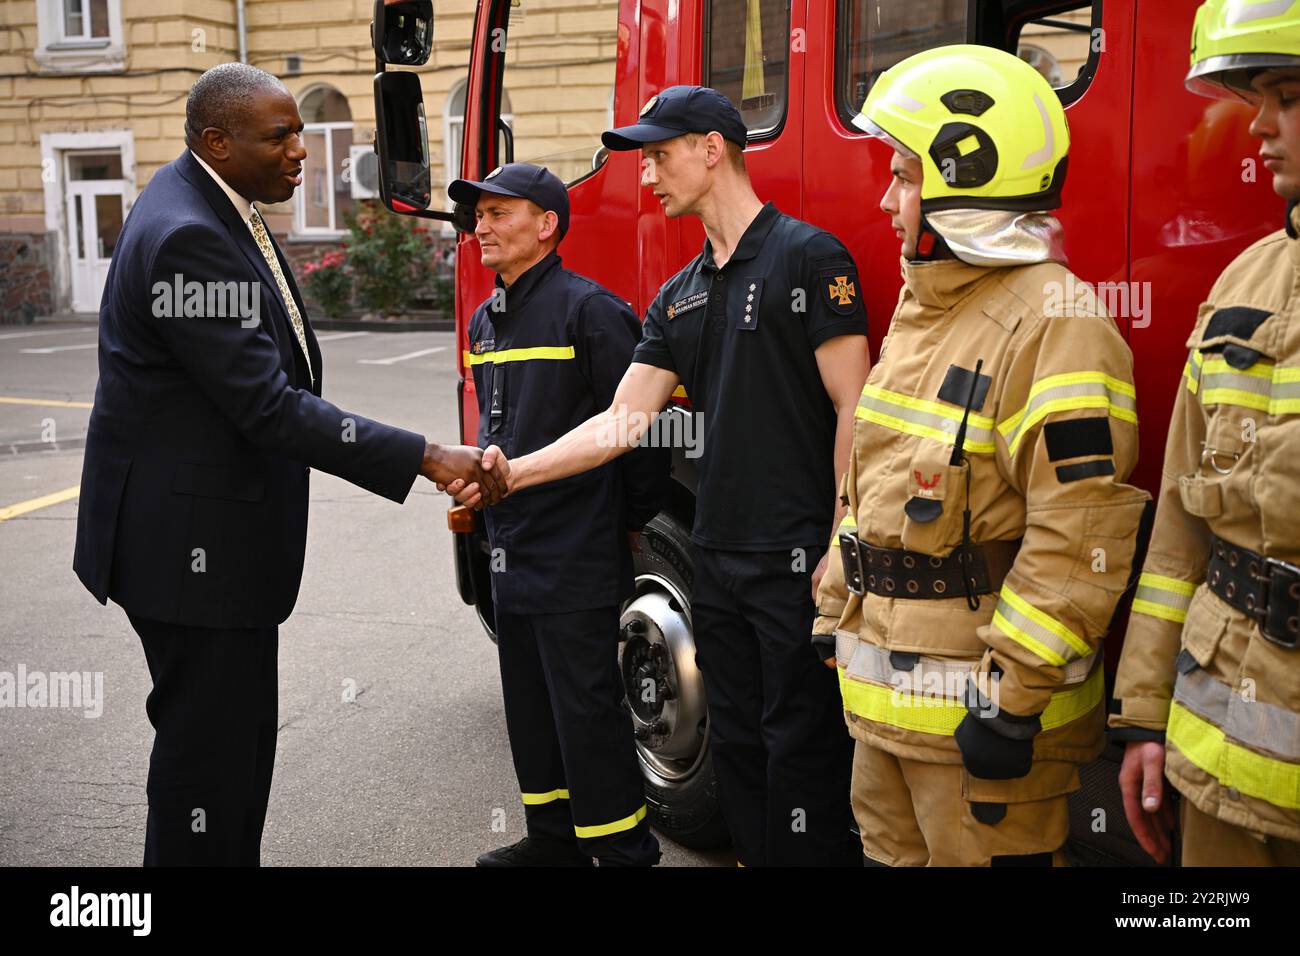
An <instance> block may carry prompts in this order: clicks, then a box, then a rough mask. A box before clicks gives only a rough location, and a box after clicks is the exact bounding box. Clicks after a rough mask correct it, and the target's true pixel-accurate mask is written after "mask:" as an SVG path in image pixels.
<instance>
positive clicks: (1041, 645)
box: [993, 584, 1092, 667]
mask: <svg viewBox="0 0 1300 956" xmlns="http://www.w3.org/2000/svg"><path fill="white" fill-rule="evenodd" d="M993 626H994V627H996V628H997V629H998V630H1000V631H1001V632H1002V633H1003V634H1005V635H1006V636H1007V637H1009V638H1011V639H1012V640H1013V641H1015V642H1016V643H1017V644H1019V645H1021V646H1022V647H1025V648H1028V649H1029V650H1031V651H1033V652H1034V653H1035V654H1037V655H1038V656H1039V657H1041V658H1042V659H1043V660H1045V661H1047V663H1049V664H1052V665H1055V666H1056V667H1064V666H1065V665H1066V664H1068V663H1069V662H1070V661H1072V660H1074V659H1075V658H1077V657H1087V656H1088V655H1089V654H1091V653H1092V648H1091V647H1089V646H1088V642H1087V641H1085V640H1084V639H1083V638H1082V637H1080V636H1079V635H1078V634H1076V633H1074V631H1072V630H1070V629H1069V628H1068V627H1066V626H1065V625H1064V624H1062V623H1061V622H1060V621H1058V620H1057V619H1056V618H1054V617H1052V616H1051V615H1050V614H1046V613H1044V612H1043V611H1040V610H1039V609H1038V608H1036V607H1034V606H1033V605H1032V604H1030V603H1029V602H1028V601H1026V600H1025V599H1024V598H1022V597H1021V596H1020V595H1019V594H1017V593H1016V592H1015V591H1013V590H1011V588H1010V587H1008V586H1007V585H1006V584H1003V585H1002V593H1001V594H999V595H998V607H997V610H996V611H994V612H993Z"/></svg>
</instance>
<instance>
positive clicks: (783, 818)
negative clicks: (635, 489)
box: [466, 86, 870, 866]
mask: <svg viewBox="0 0 1300 956" xmlns="http://www.w3.org/2000/svg"><path fill="white" fill-rule="evenodd" d="M602 139H603V142H604V144H605V145H606V146H607V147H608V148H609V149H611V150H640V151H641V155H642V159H643V163H644V174H643V176H642V184H643V185H645V186H647V187H649V188H650V189H652V190H653V191H654V194H655V196H656V197H657V198H658V199H659V201H660V204H661V205H662V207H663V210H664V213H665V214H666V215H667V216H668V217H669V218H676V217H678V216H686V215H692V216H698V217H699V218H700V220H701V221H702V223H703V225H704V232H705V235H706V237H707V239H706V242H705V244H704V249H703V251H702V252H701V253H700V254H699V255H698V256H696V257H695V259H693V260H692V261H691V262H690V263H689V264H688V265H687V266H686V267H685V268H684V269H682V270H681V271H680V272H678V273H677V274H676V275H675V276H673V277H672V278H671V279H669V280H668V281H667V282H666V283H664V285H663V287H662V288H661V289H660V290H659V294H658V295H657V296H656V298H655V300H654V302H653V303H652V304H651V305H650V308H649V310H648V311H647V314H646V318H645V323H644V326H643V332H642V338H641V342H640V344H639V345H638V346H637V348H636V354H635V355H634V356H633V359H632V366H631V368H629V369H628V372H627V374H626V375H625V376H624V378H623V381H622V383H621V384H620V385H619V387H618V391H617V393H616V394H615V396H614V400H613V402H612V403H610V404H609V407H608V408H607V409H603V410H602V409H597V410H598V411H600V414H598V415H596V416H594V417H593V418H590V419H588V420H587V421H586V422H584V423H583V424H582V425H581V426H579V427H578V428H577V429H575V430H574V431H572V432H570V433H569V434H567V435H565V436H564V437H563V438H561V439H560V440H559V441H558V442H556V443H555V444H554V445H552V446H550V447H549V448H546V449H545V450H542V451H540V452H537V453H535V454H531V455H527V456H525V457H524V458H522V459H519V460H516V461H514V462H511V463H509V465H508V467H509V469H510V478H509V480H510V482H511V484H510V487H511V488H512V489H515V493H518V490H517V489H520V488H528V489H529V491H528V492H525V493H531V491H532V490H533V486H538V485H542V486H544V487H549V486H546V485H545V483H547V482H554V481H557V480H559V479H564V478H565V477H566V476H568V475H572V474H575V473H578V472H582V471H585V470H586V469H588V468H592V467H594V466H597V465H601V464H603V463H604V462H607V461H610V460H611V459H613V458H615V457H616V456H617V455H620V454H622V453H623V452H624V451H626V450H627V447H628V446H630V445H633V444H635V443H636V441H637V439H638V437H639V432H638V430H637V425H636V423H637V422H638V421H644V419H645V418H646V417H648V416H652V415H654V414H655V413H657V412H658V411H659V410H661V409H662V408H663V407H664V405H665V403H667V401H668V399H669V397H670V396H671V395H672V393H673V390H674V389H675V388H676V387H677V386H678V384H679V383H680V384H682V385H684V386H685V389H686V393H687V396H688V397H689V398H690V400H691V403H692V407H693V411H694V414H695V415H697V416H700V419H701V421H702V431H703V434H702V440H701V457H700V459H699V463H698V472H699V483H698V487H697V491H696V500H695V523H694V528H693V532H692V539H693V542H694V545H695V548H694V571H695V576H694V590H693V593H692V595H691V613H692V621H693V629H694V637H695V644H696V649H697V655H696V659H697V661H698V662H699V665H700V669H701V672H702V674H703V677H704V686H705V692H706V694H707V696H708V710H709V748H710V751H711V753H712V759H713V766H714V768H715V772H716V774H717V783H718V796H719V801H720V804H721V807H722V812H723V816H724V817H725V819H726V822H727V826H728V828H729V829H730V831H731V835H732V838H733V842H734V845H735V848H736V854H737V858H738V862H739V863H741V864H743V865H746V866H749V865H762V864H804V865H815V864H828V865H829V864H847V865H857V864H858V863H859V860H860V857H859V856H858V853H857V850H856V845H855V841H854V840H853V839H852V836H851V825H852V819H851V816H850V812H849V804H848V796H849V766H850V757H851V754H850V748H849V746H848V741H847V740H846V739H845V737H844V733H843V730H842V729H841V728H842V724H841V719H840V709H839V701H838V697H837V694H836V689H835V679H834V675H833V674H831V673H829V672H828V671H827V670H826V669H825V668H823V667H822V665H821V663H820V662H819V661H818V660H817V657H816V655H815V654H814V653H812V652H811V650H810V648H809V646H808V621H809V620H810V619H811V618H812V614H813V604H812V589H813V586H814V584H815V581H816V578H817V576H818V575H819V574H820V572H821V571H822V569H824V567H825V555H826V551H827V546H826V542H827V539H828V538H829V535H830V531H831V528H832V526H833V525H834V523H836V522H838V520H839V514H838V513H837V511H839V512H842V510H843V506H842V505H839V504H838V503H837V499H836V494H835V475H836V474H837V473H840V472H843V471H844V469H845V467H846V466H847V462H848V452H849V448H850V445H851V444H852V434H853V410H854V407H855V405H856V402H857V397H858V393H859V392H860V391H861V389H862V382H863V380H864V379H865V378H866V375H867V370H868V368H869V365H870V358H869V352H868V346H867V338H866V333H867V320H866V313H865V311H864V309H863V306H862V293H861V283H860V281H859V279H858V274H857V267H856V266H855V265H854V262H853V258H852V257H851V256H850V255H849V252H848V250H847V249H845V247H844V245H843V244H842V243H841V242H840V241H839V240H838V239H836V238H835V237H834V236H832V235H831V234H830V233H827V232H825V231H824V230H821V229H818V228H817V227H815V226H812V225H809V224H808V223H805V222H801V221H799V220H798V219H793V218H791V217H790V216H787V215H785V214H784V213H782V212H781V211H780V210H779V209H777V208H776V206H774V205H772V204H771V203H768V204H766V205H764V203H763V202H761V201H760V200H759V199H758V197H757V196H756V195H755V194H754V190H753V187H752V186H751V185H750V181H749V174H748V173H747V172H746V169H745V159H744V152H743V150H744V146H745V141H746V129H745V124H744V121H743V120H742V118H741V115H740V113H739V111H738V110H737V109H736V108H735V107H734V106H733V105H732V104H731V102H730V101H728V100H727V98H726V97H725V96H723V95H722V94H721V93H719V92H718V91H716V90H712V89H708V88H706V87H699V86H673V87H669V88H668V89H666V90H664V91H663V92H661V93H659V94H658V95H657V96H654V97H651V98H650V100H649V102H647V103H646V104H645V106H644V108H643V109H642V111H641V116H640V119H639V121H638V122H637V123H636V125H634V126H629V127H624V128H621V129H616V130H612V131H610V132H607V133H605V135H604V136H603V137H602ZM608 434H616V435H623V434H626V435H627V436H628V442H627V443H626V444H625V445H623V446H619V445H615V444H611V443H610V442H603V441H601V436H602V435H608ZM493 455H494V453H493V452H492V450H491V449H489V450H488V451H487V452H485V454H484V458H485V460H487V461H489V462H490V461H491V460H492V458H493ZM498 467H500V465H498ZM471 487H472V486H471ZM466 500H469V501H472V500H473V498H472V495H470V496H466ZM511 500H513V499H511V498H507V499H506V503H507V504H508V503H509V502H510V501H511Z"/></svg>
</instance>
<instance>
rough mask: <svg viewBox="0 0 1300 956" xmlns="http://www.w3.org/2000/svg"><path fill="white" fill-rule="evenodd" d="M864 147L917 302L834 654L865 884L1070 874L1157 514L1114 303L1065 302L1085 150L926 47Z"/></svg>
mask: <svg viewBox="0 0 1300 956" xmlns="http://www.w3.org/2000/svg"><path fill="white" fill-rule="evenodd" d="M856 125H858V126H859V127H860V128H862V129H863V130H865V131H866V132H868V133H871V134H872V135H874V136H877V137H879V138H881V139H883V140H885V141H886V142H887V143H888V144H889V145H890V146H892V147H893V149H894V156H893V161H892V166H891V170H892V172H893V177H894V178H893V182H892V183H891V185H890V187H889V189H888V191H887V192H886V193H885V195H884V197H883V198H882V200H881V203H880V205H881V209H882V210H883V211H884V212H885V213H887V214H888V215H889V217H890V219H891V222H892V225H893V226H894V229H895V231H896V233H897V234H898V236H899V238H900V240H901V245H902V252H903V261H902V269H903V280H904V281H903V293H902V296H901V297H900V299H899V303H898V307H897V309H896V311H895V312H894V317H893V320H892V321H891V323H890V327H889V334H888V335H887V336H886V339H885V342H884V344H883V345H882V346H881V355H880V361H879V362H878V363H877V365H876V367H875V368H874V369H873V370H872V373H871V377H870V378H869V379H868V381H867V384H866V387H865V388H864V389H863V391H862V396H861V399H860V400H859V402H858V410H857V415H858V419H859V422H858V429H857V431H856V433H855V436H854V446H853V454H852V458H851V464H850V467H849V471H848V474H847V476H846V480H845V485H844V490H845V494H846V495H847V496H848V497H849V498H850V500H851V503H852V519H851V520H846V521H845V522H844V524H843V526H842V527H841V533H840V534H839V539H838V542H837V544H838V552H839V557H840V558H841V561H840V563H839V566H838V567H836V568H834V570H833V572H828V573H827V574H826V576H825V577H824V578H823V580H822V586H821V592H820V594H819V602H818V603H819V616H818V617H817V619H816V621H815V623H814V625H813V631H814V634H816V635H817V637H816V638H815V639H814V643H815V644H817V643H822V642H824V644H823V646H825V654H826V656H827V657H828V659H832V660H831V662H832V663H834V664H835V665H836V669H837V670H838V672H839V679H840V688H841V692H842V694H843V698H844V711H845V718H846V721H847V723H848V729H849V733H850V734H851V735H852V736H853V738H854V740H855V741H856V751H855V755H854V763H853V809H854V812H855V814H856V816H857V820H858V825H859V829H860V832H861V835H862V847H863V851H864V856H865V858H866V860H865V862H867V863H869V864H870V863H874V864H878V865H886V866H925V865H930V866H1040V865H1041V866H1050V865H1052V863H1053V862H1055V861H1057V860H1058V859H1059V853H1058V851H1060V850H1061V848H1062V846H1063V845H1064V843H1065V840H1066V836H1067V833H1068V829H1069V809H1068V801H1067V794H1068V793H1069V792H1070V791H1072V790H1076V789H1078V787H1079V785H1080V780H1079V770H1078V768H1079V766H1080V765H1081V764H1083V763H1086V762H1087V761H1089V760H1091V759H1093V758H1094V757H1096V756H1097V754H1098V753H1099V752H1100V751H1101V748H1102V745H1103V735H1102V733H1103V726H1104V721H1105V702H1104V697H1105V683H1104V681H1105V678H1104V676H1103V671H1102V660H1101V642H1102V639H1103V638H1104V636H1105V634H1106V631H1107V628H1108V625H1109V623H1110V619H1111V616H1112V614H1113V613H1114V610H1115V607H1116V604H1117V602H1118V600H1119V598H1120V595H1121V594H1122V593H1123V592H1124V591H1125V589H1126V587H1128V585H1129V583H1130V579H1131V577H1132V566H1133V563H1134V554H1135V551H1136V548H1137V543H1136V542H1137V539H1138V537H1139V529H1140V528H1141V526H1142V519H1143V515H1144V514H1145V511H1146V508H1147V505H1148V504H1149V496H1148V495H1147V494H1146V493H1145V492H1143V491H1141V490H1140V489H1137V488H1134V487H1133V486H1131V485H1128V484H1125V479H1126V478H1127V476H1128V474H1129V472H1130V471H1131V470H1132V468H1133V465H1134V463H1135V462H1136V460H1137V439H1138V434H1137V414H1136V404H1135V398H1134V390H1133V359H1132V355H1131V354H1130V353H1129V349H1128V346H1127V345H1126V344H1125V342H1124V339H1123V337H1122V336H1121V335H1120V333H1119V330H1118V329H1117V328H1116V326H1115V323H1114V321H1113V320H1112V319H1111V318H1110V316H1108V315H1106V313H1105V312H1104V311H1103V310H1102V309H1101V307H1100V305H1099V303H1098V302H1097V301H1096V298H1095V297H1094V296H1091V295H1088V296H1086V297H1082V298H1079V299H1077V300H1075V299H1073V298H1071V300H1070V301H1069V302H1068V303H1067V302H1065V301H1064V296H1063V294H1062V293H1063V290H1064V289H1066V288H1070V289H1073V288H1075V286H1076V284H1075V283H1074V282H1073V279H1072V277H1071V275H1070V272H1069V270H1068V269H1067V268H1066V266H1065V264H1064V262H1065V257H1064V255H1063V254H1062V252H1061V239H1062V236H1061V227H1060V223H1059V222H1058V221H1057V220H1056V218H1055V217H1053V216H1052V215H1050V213H1049V211H1050V210H1052V209H1055V208H1056V207H1057V206H1059V205H1060V192H1061V186H1062V183H1063V181H1064V177H1065V162H1066V155H1067V153H1068V151H1069V146H1070V139H1069V130H1068V128H1067V126H1066V119H1065V111H1064V110H1063V109H1062V107H1061V102H1060V100H1059V99H1058V98H1057V95H1056V93H1055V91H1054V90H1053V89H1052V88H1051V86H1050V85H1049V84H1048V83H1047V81H1046V80H1044V79H1043V77H1042V76H1041V74H1039V73H1038V72H1037V71H1036V70H1034V69H1033V67H1031V66H1029V65H1028V64H1027V63H1025V62H1024V61H1023V60H1021V59H1019V58H1017V57H1015V56H1012V55H1011V54H1009V53H1005V52H1003V51H1001V50H996V49H993V48H991V47H983V46H965V45H962V46H950V47H939V48H936V49H933V50H928V51H926V52H924V53H920V54H917V55H915V56H912V57H908V58H907V59H905V60H903V61H902V62H900V63H898V64H897V65H895V66H894V67H892V68H890V69H889V70H888V71H886V72H885V73H884V74H882V75H881V76H880V78H879V79H878V80H877V81H876V83H875V85H874V86H873V87H872V90H871V92H870V94H869V95H868V97H867V100H866V103H865V104H864V105H863V108H862V112H861V114H860V116H859V117H858V118H857V120H856ZM1085 288H1086V287H1085ZM1053 289H1055V290H1057V294H1058V295H1057V298H1056V301H1055V302H1054V300H1053V292H1052V290H1053ZM485 457H486V453H485Z"/></svg>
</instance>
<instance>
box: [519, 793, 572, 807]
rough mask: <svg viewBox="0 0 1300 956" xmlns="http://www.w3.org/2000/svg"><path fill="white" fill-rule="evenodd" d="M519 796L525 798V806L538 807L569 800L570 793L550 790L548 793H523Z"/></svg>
mask: <svg viewBox="0 0 1300 956" xmlns="http://www.w3.org/2000/svg"><path fill="white" fill-rule="evenodd" d="M519 796H521V797H523V798H524V806H527V807H537V806H541V805H542V804H543V803H554V802H555V801H556V800H568V799H569V791H567V790H548V791H546V793H521V794H519Z"/></svg>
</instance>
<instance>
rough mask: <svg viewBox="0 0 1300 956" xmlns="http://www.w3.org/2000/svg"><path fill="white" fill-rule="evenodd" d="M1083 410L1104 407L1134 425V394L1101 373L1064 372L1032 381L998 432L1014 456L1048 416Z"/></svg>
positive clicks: (1135, 402) (1008, 450) (1129, 387)
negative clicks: (1020, 404) (1021, 404)
mask: <svg viewBox="0 0 1300 956" xmlns="http://www.w3.org/2000/svg"><path fill="white" fill-rule="evenodd" d="M1084 408H1104V409H1106V411H1107V412H1108V413H1109V414H1110V415H1112V416H1114V417H1115V418H1118V419H1119V420H1120V421H1125V422H1130V423H1132V424H1134V425H1136V424H1137V392H1136V391H1135V390H1134V388H1133V386H1132V385H1130V384H1129V383H1128V382H1121V381H1120V380H1119V379H1117V378H1114V377H1112V376H1110V375H1107V374H1106V373H1105V372H1066V373H1064V374H1061V375H1049V376H1048V377H1047V378H1044V379H1040V380H1039V381H1037V382H1035V383H1034V386H1033V388H1031V389H1030V390H1029V400H1028V401H1027V402H1026V403H1025V405H1024V407H1023V408H1021V409H1020V410H1019V411H1018V412H1016V413H1015V414H1014V415H1012V416H1011V417H1010V418H1008V419H1006V420H1005V421H1002V422H999V423H998V431H999V432H1001V434H1002V437H1003V438H1005V439H1006V441H1007V452H1008V453H1009V454H1011V455H1014V454H1015V453H1016V449H1017V448H1018V447H1019V446H1020V440H1021V439H1022V438H1023V437H1024V436H1025V434H1026V433H1027V432H1028V431H1029V429H1031V428H1033V427H1034V426H1035V425H1036V424H1038V423H1039V422H1040V421H1042V420H1043V419H1044V418H1046V417H1047V416H1048V415H1051V414H1053V413H1054V412H1070V411H1075V410H1078V409H1084Z"/></svg>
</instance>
